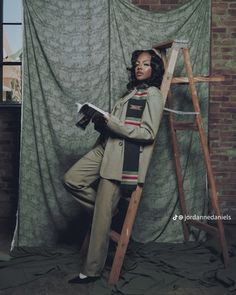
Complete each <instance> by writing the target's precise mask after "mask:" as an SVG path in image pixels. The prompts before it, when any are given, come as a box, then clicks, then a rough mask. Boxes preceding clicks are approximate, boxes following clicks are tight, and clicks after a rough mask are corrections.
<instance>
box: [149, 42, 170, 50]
mask: <svg viewBox="0 0 236 295" xmlns="http://www.w3.org/2000/svg"><path fill="white" fill-rule="evenodd" d="M173 42H174V40H168V41H165V42H162V43H159V44H157V45H154V46H152V47H153V48H155V49H165V48H170V47H171V46H172V44H173Z"/></svg>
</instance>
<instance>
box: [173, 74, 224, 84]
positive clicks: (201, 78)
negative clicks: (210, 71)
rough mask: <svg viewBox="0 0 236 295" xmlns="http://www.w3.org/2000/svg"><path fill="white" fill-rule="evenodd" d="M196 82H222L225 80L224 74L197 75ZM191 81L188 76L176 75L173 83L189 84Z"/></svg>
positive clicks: (194, 79)
mask: <svg viewBox="0 0 236 295" xmlns="http://www.w3.org/2000/svg"><path fill="white" fill-rule="evenodd" d="M193 81H194V82H222V81H225V77H224V76H197V77H194V78H193ZM187 83H189V79H188V77H174V78H173V79H172V81H171V84H187Z"/></svg>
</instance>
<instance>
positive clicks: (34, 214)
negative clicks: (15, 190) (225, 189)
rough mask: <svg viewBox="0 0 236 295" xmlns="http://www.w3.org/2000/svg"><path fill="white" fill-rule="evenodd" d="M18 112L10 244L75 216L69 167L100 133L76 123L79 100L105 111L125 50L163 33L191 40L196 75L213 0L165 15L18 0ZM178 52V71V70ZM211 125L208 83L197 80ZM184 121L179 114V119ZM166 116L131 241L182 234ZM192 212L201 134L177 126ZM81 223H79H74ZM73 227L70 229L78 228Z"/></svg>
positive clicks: (185, 101)
mask: <svg viewBox="0 0 236 295" xmlns="http://www.w3.org/2000/svg"><path fill="white" fill-rule="evenodd" d="M23 4H24V63H23V65H24V66H23V77H24V87H23V97H24V101H23V107H22V109H23V114H22V141H21V160H20V167H21V168H20V198H19V208H18V220H17V227H16V230H15V235H14V239H13V246H45V245H46V246H54V245H57V244H58V242H59V241H60V240H61V237H62V236H63V234H64V233H66V232H67V231H68V230H71V224H73V220H74V219H75V218H76V217H77V216H79V215H81V214H82V213H81V212H82V211H81V209H80V208H79V205H78V204H77V202H76V201H74V200H73V199H72V198H71V197H70V195H69V194H68V193H67V192H66V191H65V190H64V188H63V185H62V178H63V174H64V173H65V171H66V170H67V169H68V168H69V167H70V166H71V165H72V164H73V163H74V162H75V161H76V160H78V159H79V158H80V157H81V156H83V155H84V154H85V153H86V152H87V151H88V150H89V149H90V148H91V147H92V146H93V144H94V142H95V139H96V137H97V135H98V134H97V133H96V132H95V131H94V130H93V127H92V126H90V127H89V128H88V129H87V130H86V131H85V132H83V131H81V130H79V129H78V128H76V127H75V116H76V107H75V103H76V102H78V101H79V102H81V103H83V102H85V101H90V102H92V103H94V104H96V105H97V106H99V107H101V108H103V109H104V110H108V111H109V110H110V109H111V107H112V106H113V104H114V102H115V101H116V100H117V99H118V98H119V96H120V95H122V94H123V93H124V91H125V86H126V83H127V79H128V76H127V71H126V67H127V66H129V65H130V56H131V52H132V51H133V50H135V49H141V48H150V47H151V46H152V45H153V44H156V43H158V42H162V41H164V40H166V39H173V38H188V39H189V40H190V44H191V50H190V53H191V59H192V63H193V67H194V72H195V73H196V74H208V69H209V46H210V44H209V39H210V38H209V36H210V5H211V4H210V0H193V1H188V2H187V3H186V4H185V5H183V6H181V7H180V8H178V9H176V10H172V11H168V12H160V13H159V12H158V13H153V12H148V11H144V10H142V9H140V8H138V7H136V6H134V5H132V4H130V2H128V1H127V0H111V1H108V0H100V1H96V0H86V1H82V0H80V1H78V0H70V1H64V0H51V1H43V0H37V1H34V0H24V1H23ZM182 67H183V65H182V59H181V58H180V60H179V62H178V66H177V71H176V73H177V74H180V73H181V72H182ZM198 91H199V97H200V104H201V109H202V114H203V116H204V119H205V123H206V126H207V112H208V110H207V106H208V87H207V85H205V84H201V85H200V84H199V85H198ZM173 92H174V101H175V102H176V106H175V108H176V109H181V110H188V111H192V110H193V109H192V106H191V104H190V98H189V94H188V90H187V88H186V87H182V86H181V87H180V86H178V87H175V88H173ZM181 119H182V118H181ZM168 129H169V127H168V122H167V116H164V117H163V120H162V123H161V128H160V132H159V134H158V140H157V146H156V148H155V151H154V155H153V159H152V163H151V167H150V170H149V173H148V177H147V183H146V186H145V189H144V194H143V198H142V202H141V205H140V208H139V211H138V216H137V219H136V222H135V226H134V230H133V238H134V239H135V240H137V241H141V242H147V241H151V240H157V241H168V242H178V241H182V239H183V236H182V227H181V223H180V221H173V220H172V215H173V214H178V204H177V189H176V180H175V172H174V161H173V153H172V149H171V144H170V137H169V132H168ZM178 137H179V140H180V143H181V144H180V146H181V154H182V155H181V161H182V165H183V167H184V179H185V181H184V186H185V189H186V199H187V206H188V209H189V213H190V214H201V213H202V212H203V211H204V208H205V206H206V204H207V192H206V188H205V186H206V185H205V182H206V181H205V169H204V166H203V161H202V157H201V153H200V149H199V143H198V137H197V135H196V134H194V133H192V132H179V133H178ZM78 227H79V225H78ZM76 228H77V226H75V227H74V228H73V230H74V234H75V235H79V233H78V231H76Z"/></svg>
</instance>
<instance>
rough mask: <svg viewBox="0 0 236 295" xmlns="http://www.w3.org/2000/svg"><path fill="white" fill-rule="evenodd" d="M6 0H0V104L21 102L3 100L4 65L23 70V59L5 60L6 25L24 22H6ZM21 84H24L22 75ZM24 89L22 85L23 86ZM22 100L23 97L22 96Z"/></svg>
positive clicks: (17, 24)
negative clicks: (4, 30) (4, 32)
mask: <svg viewBox="0 0 236 295" xmlns="http://www.w3.org/2000/svg"><path fill="white" fill-rule="evenodd" d="M4 1H6V0H0V22H1V27H0V60H1V62H0V105H2V104H3V105H4V104H9V103H10V104H17V105H19V104H21V102H15V101H10V102H8V101H3V67H4V66H20V67H21V72H22V61H15V62H14V61H3V53H4V50H3V46H4V44H3V29H4V26H5V25H10V26H19V25H21V26H22V22H4V21H3V19H4V15H3V11H4V10H3V9H4ZM21 84H22V75H21ZM21 89H22V87H21ZM21 101H22V97H21Z"/></svg>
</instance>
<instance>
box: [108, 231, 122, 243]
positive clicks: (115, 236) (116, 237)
mask: <svg viewBox="0 0 236 295" xmlns="http://www.w3.org/2000/svg"><path fill="white" fill-rule="evenodd" d="M110 238H111V239H112V241H114V242H116V243H118V242H119V239H120V234H118V233H117V232H115V231H114V230H111V231H110Z"/></svg>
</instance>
